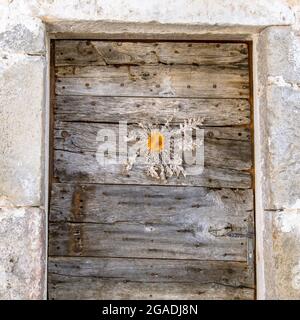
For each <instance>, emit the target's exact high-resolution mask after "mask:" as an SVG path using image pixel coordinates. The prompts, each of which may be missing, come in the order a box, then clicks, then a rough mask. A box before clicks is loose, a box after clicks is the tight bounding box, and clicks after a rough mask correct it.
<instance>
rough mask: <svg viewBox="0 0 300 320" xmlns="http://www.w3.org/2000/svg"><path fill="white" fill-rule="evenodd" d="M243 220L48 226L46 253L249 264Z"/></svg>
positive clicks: (246, 229) (51, 224) (246, 233)
mask: <svg viewBox="0 0 300 320" xmlns="http://www.w3.org/2000/svg"><path fill="white" fill-rule="evenodd" d="M241 220H242V219H241V218H234V217H231V218H229V219H227V220H226V221H223V223H220V221H210V220H207V221H205V220H203V221H202V220H200V219H198V225H191V224H189V222H188V221H187V223H186V225H182V224H181V225H178V224H176V223H173V224H172V223H169V222H166V223H160V224H155V223H151V224H143V223H133V222H128V221H125V222H122V221H120V222H116V223H100V224H98V223H69V222H63V223H60V222H50V223H49V255H52V256H93V257H94V256H96V257H135V258H162V259H164V258H165V259H167V258H171V259H196V260H197V259H198V260H229V261H247V238H248V237H249V234H248V225H247V223H245V222H244V223H243V222H242V221H241ZM216 230H217V231H216ZM218 231H219V232H218Z"/></svg>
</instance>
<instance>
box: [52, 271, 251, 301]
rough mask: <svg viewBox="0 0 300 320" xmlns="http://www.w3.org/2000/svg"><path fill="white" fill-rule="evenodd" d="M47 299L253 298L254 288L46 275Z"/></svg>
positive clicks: (208, 283)
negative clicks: (47, 285)
mask: <svg viewBox="0 0 300 320" xmlns="http://www.w3.org/2000/svg"><path fill="white" fill-rule="evenodd" d="M48 284H49V299H51V300H77V299H80V300H111V299H113V300H115V299H116V300H131V299H132V300H152V299H154V300H164V299H166V300H200V299H201V300H253V299H254V298H255V290H254V289H252V288H247V287H242V286H241V287H239V286H236V287H231V286H227V285H225V284H223V285H222V284H219V283H214V282H210V281H209V280H208V281H207V282H206V283H204V284H200V285H199V284H197V283H190V282H188V283H176V282H175V283H157V282H155V283H151V282H150V283H146V284H145V283H143V282H124V281H111V280H105V279H98V278H94V277H91V278H88V277H82V278H81V277H71V276H61V275H56V274H50V275H49V280H48Z"/></svg>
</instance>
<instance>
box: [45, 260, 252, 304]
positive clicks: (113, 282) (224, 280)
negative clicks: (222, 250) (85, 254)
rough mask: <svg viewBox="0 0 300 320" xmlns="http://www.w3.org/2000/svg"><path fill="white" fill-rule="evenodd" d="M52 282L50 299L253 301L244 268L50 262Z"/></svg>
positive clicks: (217, 263) (174, 263) (184, 263)
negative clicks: (205, 299) (204, 299)
mask: <svg viewBox="0 0 300 320" xmlns="http://www.w3.org/2000/svg"><path fill="white" fill-rule="evenodd" d="M178 275H180V277H179V276H178ZM48 278H49V298H50V299H64V298H65V299H78V298H84V299H151V298H152V299H167V298H169V299H203V298H207V299H208V298H210V299H253V298H254V274H253V272H252V271H251V269H249V268H248V267H247V265H246V264H245V263H240V262H225V261H191V260H162V259H122V258H101V259H99V258H81V257H78V258H74V257H73V258H71V257H67V258H66V257H50V258H49V264H48ZM91 284H93V285H92V286H91Z"/></svg>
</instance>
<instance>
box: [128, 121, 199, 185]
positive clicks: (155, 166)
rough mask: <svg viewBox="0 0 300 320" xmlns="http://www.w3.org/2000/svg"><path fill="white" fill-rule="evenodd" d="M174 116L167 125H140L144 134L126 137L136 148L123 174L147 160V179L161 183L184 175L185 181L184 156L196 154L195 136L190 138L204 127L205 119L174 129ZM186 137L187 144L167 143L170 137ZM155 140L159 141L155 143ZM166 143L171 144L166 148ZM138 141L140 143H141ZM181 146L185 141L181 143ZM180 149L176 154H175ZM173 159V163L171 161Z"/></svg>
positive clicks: (140, 131) (134, 133)
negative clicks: (160, 181) (198, 129)
mask: <svg viewBox="0 0 300 320" xmlns="http://www.w3.org/2000/svg"><path fill="white" fill-rule="evenodd" d="M173 118H174V116H172V117H170V118H169V119H168V120H167V121H166V123H165V124H163V125H160V124H158V123H155V124H148V123H139V124H138V127H139V128H140V130H133V131H132V132H130V133H129V135H128V137H125V139H126V140H127V142H134V143H135V148H134V149H133V151H131V152H129V154H128V157H127V160H126V161H125V163H124V165H123V174H124V175H127V174H128V173H129V171H131V170H132V169H133V167H134V164H136V163H137V162H138V161H137V159H143V160H144V161H145V162H144V163H145V164H146V172H145V173H146V175H147V176H149V177H152V178H155V179H158V180H163V181H165V180H167V179H168V178H170V177H172V176H176V177H179V176H180V175H181V174H182V175H183V176H184V177H185V176H186V170H185V168H184V166H183V158H182V152H184V151H194V150H195V148H196V144H195V142H194V141H193V138H192V136H189V135H187V134H186V133H187V132H190V131H191V130H193V129H197V128H198V126H202V125H203V122H204V118H191V119H187V120H184V121H183V123H181V124H179V127H178V125H177V126H172V128H170V122H171V121H172V120H173ZM170 132H171V135H172V136H175V137H176V136H178V137H180V138H181V137H182V136H184V139H185V140H184V143H176V141H174V140H172V141H170V139H165V137H168V136H169V135H170ZM153 140H155V141H154V142H153ZM165 140H168V142H169V143H170V144H169V145H167V147H165V145H164V144H165V142H166V141H165ZM137 141H138V143H137ZM180 142H181V140H180ZM175 148H176V150H175ZM170 155H171V157H172V160H171V161H170Z"/></svg>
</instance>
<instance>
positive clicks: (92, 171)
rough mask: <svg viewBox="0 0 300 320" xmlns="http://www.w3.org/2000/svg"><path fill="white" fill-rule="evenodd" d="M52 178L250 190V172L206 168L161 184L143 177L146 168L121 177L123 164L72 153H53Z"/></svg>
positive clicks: (139, 168) (57, 179)
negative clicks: (198, 172) (103, 162)
mask: <svg viewBox="0 0 300 320" xmlns="http://www.w3.org/2000/svg"><path fill="white" fill-rule="evenodd" d="M54 163H55V167H54V178H55V180H56V181H58V182H70V183H102V184H103V183H104V184H141V185H183V186H203V187H210V188H241V189H248V188H251V186H252V178H251V174H250V173H249V172H246V171H243V170H234V169H230V168H223V167H221V168H218V167H209V166H206V167H205V168H204V170H203V172H201V174H199V175H197V174H195V175H188V176H186V177H185V178H184V177H182V176H179V177H171V178H169V179H168V180H167V181H162V180H158V179H154V178H149V177H147V176H146V169H147V168H146V166H143V165H135V167H134V169H133V170H131V171H130V172H129V173H128V174H126V175H124V174H122V172H123V170H124V167H123V165H122V164H107V165H105V166H99V164H98V162H97V161H96V156H95V154H93V153H91V152H88V153H77V152H75V153H73V152H69V151H60V150H56V151H55V153H54Z"/></svg>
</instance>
